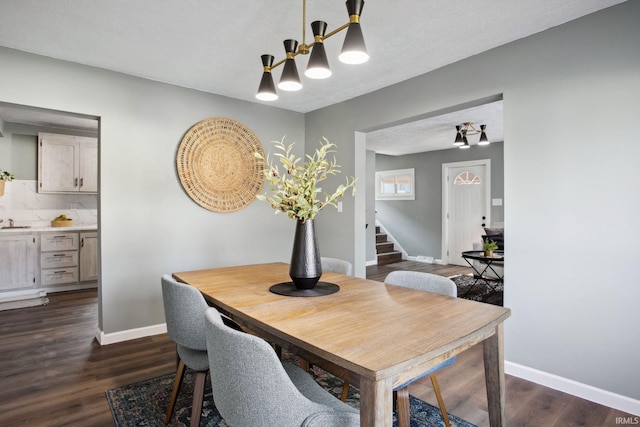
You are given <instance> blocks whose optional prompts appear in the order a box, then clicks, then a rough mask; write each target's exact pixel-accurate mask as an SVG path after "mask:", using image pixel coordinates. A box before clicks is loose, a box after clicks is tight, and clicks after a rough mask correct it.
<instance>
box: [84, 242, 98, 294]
mask: <svg viewBox="0 0 640 427" xmlns="http://www.w3.org/2000/svg"><path fill="white" fill-rule="evenodd" d="M95 280H98V233H97V232H95V231H92V232H87V233H80V281H81V282H88V281H95Z"/></svg>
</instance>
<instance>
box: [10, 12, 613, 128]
mask: <svg viewBox="0 0 640 427" xmlns="http://www.w3.org/2000/svg"><path fill="white" fill-rule="evenodd" d="M623 1H624V0H456V1H425V0H396V1H394V2H384V1H380V0H366V4H365V6H364V10H363V13H362V17H361V26H362V29H363V32H364V36H365V40H366V43H367V47H368V50H369V54H370V57H371V59H370V60H369V62H367V63H365V64H362V65H351V66H348V65H344V64H342V63H340V62H339V61H338V60H337V55H338V52H339V50H340V47H341V44H342V40H343V38H344V35H343V34H344V32H342V33H339V34H337V35H335V36H334V37H332V38H329V39H327V40H326V41H325V46H326V49H327V54H328V56H329V61H330V62H331V67H332V70H333V76H332V77H331V78H329V79H328V80H310V79H307V78H305V77H304V75H303V71H304V68H305V67H306V61H307V58H305V57H303V56H302V55H299V56H298V57H297V58H296V61H297V63H298V69H299V70H300V73H301V78H302V80H303V81H302V82H303V85H304V87H303V89H302V90H301V91H298V92H288V93H287V92H283V91H280V93H279V95H280V98H279V99H278V100H277V101H275V102H273V103H269V104H270V105H274V106H276V107H280V108H284V109H288V110H293V111H297V112H302V113H306V112H309V111H313V110H316V109H318V108H322V107H325V106H328V105H332V104H335V103H338V102H341V101H345V100H348V99H351V98H353V97H356V96H359V95H362V94H365V93H368V92H372V91H375V90H377V89H380V88H382V87H386V86H389V85H391V84H394V83H398V82H400V81H403V80H406V79H409V78H411V77H415V76H417V75H420V74H424V73H426V72H428V71H431V70H434V69H436V68H440V67H442V66H444V65H447V64H450V63H453V62H455V61H458V60H460V59H463V58H466V57H469V56H472V55H475V54H478V53H480V52H483V51H486V50H489V49H492V48H494V47H497V46H500V45H503V44H505V43H508V42H511V41H514V40H517V39H520V38H523V37H526V36H529V35H531V34H534V33H537V32H540V31H543V30H545V29H548V28H550V27H553V26H557V25H560V24H562V23H565V22H567V21H570V20H573V19H576V18H578V17H580V16H583V15H587V14H590V13H593V12H595V11H598V10H600V9H604V8H606V7H609V6H612V5H615V4H618V3H622V2H623ZM307 3H308V4H307V23H309V22H311V21H314V20H324V21H326V22H327V23H328V27H329V28H328V29H329V30H332V29H335V28H337V27H339V26H340V25H342V24H345V23H346V22H347V21H348V17H347V12H346V8H345V4H344V1H342V0H308V2H307ZM301 16H302V0H287V1H284V0H262V1H256V0H228V1H222V0H207V1H205V0H162V1H158V0H135V1H131V0H109V1H104V0H56V1H43V0H2V1H1V2H0V45H2V46H6V47H10V48H14V49H18V50H22V51H25V52H31V53H36V54H39V55H44V56H49V57H53V58H58V59H63V60H67V61H72V62H77V63H80V64H86V65H90V66H95V67H100V68H105V69H109V70H114V71H119V72H122V73H126V74H130V75H133V76H138V77H143V78H147V79H151V80H156V81H160V82H166V83H171V84H175V85H179V86H183V87H188V88H194V89H198V90H202V91H206V92H211V93H216V94H220V95H225V96H229V97H232V98H237V99H242V100H246V101H251V102H259V103H265V102H262V101H257V100H256V99H255V91H256V89H257V86H258V83H259V80H260V76H261V73H262V65H261V62H260V55H262V54H265V53H271V54H273V55H274V56H275V57H276V61H277V60H279V59H281V58H282V57H283V56H284V55H283V52H284V49H283V46H282V40H284V39H286V38H296V39H298V40H300V39H301V33H302V28H301V21H302V19H301ZM310 34H311V31H310V30H307V37H306V39H307V42H310V41H311V38H312V37H310ZM281 68H282V67H278V68H276V69H275V70H274V71H273V74H274V79H275V80H276V81H277V79H279V75H280V71H281ZM453 119H454V118H452V120H453ZM457 121H460V120H458V118H455V120H454V122H453V124H455V122H457ZM462 121H468V120H462ZM451 125H452V123H449V126H451ZM490 128H491V127H490V126H489V125H488V129H490ZM449 131H450V129H449ZM494 135H495V133H494ZM490 137H491V135H490Z"/></svg>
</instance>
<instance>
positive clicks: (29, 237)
mask: <svg viewBox="0 0 640 427" xmlns="http://www.w3.org/2000/svg"><path fill="white" fill-rule="evenodd" d="M36 256H37V244H36V238H35V235H33V234H31V233H26V234H4V235H0V292H2V291H16V290H22V289H29V288H33V287H35V286H36Z"/></svg>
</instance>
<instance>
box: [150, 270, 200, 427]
mask: <svg viewBox="0 0 640 427" xmlns="http://www.w3.org/2000/svg"><path fill="white" fill-rule="evenodd" d="M161 284H162V301H163V304H164V315H165V319H166V322H167V334H168V335H169V338H171V340H172V341H174V342H175V343H176V354H177V368H176V377H175V380H174V383H173V389H172V392H171V399H170V401H169V407H168V408H167V412H166V415H165V424H168V423H169V421H170V420H171V416H172V415H173V410H174V407H175V404H176V399H177V397H178V392H179V391H180V387H181V385H182V380H183V378H184V371H185V366H186V367H189V368H190V369H192V370H194V371H195V372H196V374H195V384H194V390H193V399H192V400H193V403H192V415H191V426H198V425H200V416H201V412H202V400H203V398H204V386H205V383H206V376H207V371H208V370H209V358H208V357H207V342H206V338H205V331H204V322H203V320H202V318H203V316H204V312H205V311H206V310H207V308H208V305H207V302H206V301H205V299H204V297H203V296H202V294H201V293H200V291H198V290H197V289H196V288H194V287H192V286H189V285H186V284H184V283H179V282H177V281H176V280H174V279H173V278H172V277H171V276H170V275H168V274H165V275H163V276H162V278H161Z"/></svg>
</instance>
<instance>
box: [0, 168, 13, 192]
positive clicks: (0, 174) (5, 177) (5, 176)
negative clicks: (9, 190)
mask: <svg viewBox="0 0 640 427" xmlns="http://www.w3.org/2000/svg"><path fill="white" fill-rule="evenodd" d="M5 181H13V174H12V173H11V172H9V171H4V170H2V169H0V196H3V195H4V183H5Z"/></svg>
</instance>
